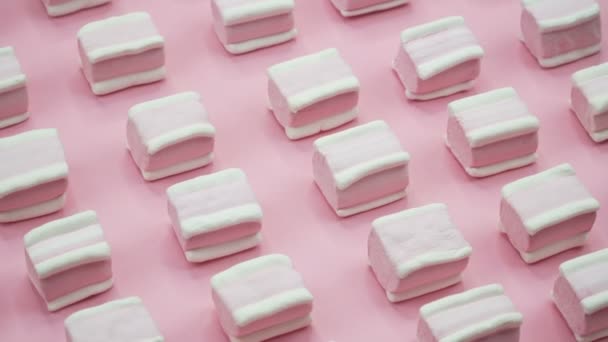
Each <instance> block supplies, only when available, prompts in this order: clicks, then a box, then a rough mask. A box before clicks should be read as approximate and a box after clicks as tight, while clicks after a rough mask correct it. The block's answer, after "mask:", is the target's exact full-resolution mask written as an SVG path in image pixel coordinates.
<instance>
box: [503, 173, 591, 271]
mask: <svg viewBox="0 0 608 342" xmlns="http://www.w3.org/2000/svg"><path fill="white" fill-rule="evenodd" d="M599 205H600V204H599V202H598V201H597V200H596V199H595V198H594V197H593V196H592V195H591V194H590V193H589V191H588V190H587V188H586V187H585V186H584V185H583V183H581V181H580V180H579V179H578V178H577V177H576V173H575V171H574V169H573V168H572V166H570V165H569V164H562V165H559V166H556V167H554V168H551V169H548V170H546V171H543V172H540V173H538V174H536V175H533V176H528V177H524V178H522V179H520V180H517V181H515V182H512V183H509V184H507V185H505V186H504V187H503V188H502V200H501V203H500V225H501V229H502V230H503V232H504V233H505V234H507V236H508V238H509V240H510V241H511V244H512V245H513V247H515V249H516V250H517V251H518V252H519V254H520V255H521V257H522V259H524V261H525V262H527V263H534V262H537V261H540V260H543V259H545V258H548V257H550V256H553V255H555V254H558V253H561V252H563V251H565V250H568V249H571V248H574V247H578V246H582V245H583V244H584V243H585V241H586V239H587V233H588V232H589V231H590V230H591V227H593V223H594V222H595V217H596V212H597V210H598V209H599Z"/></svg>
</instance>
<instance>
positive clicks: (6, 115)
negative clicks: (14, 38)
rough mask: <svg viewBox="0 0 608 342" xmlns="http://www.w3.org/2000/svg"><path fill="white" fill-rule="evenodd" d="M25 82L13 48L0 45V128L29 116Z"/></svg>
mask: <svg viewBox="0 0 608 342" xmlns="http://www.w3.org/2000/svg"><path fill="white" fill-rule="evenodd" d="M26 83H27V78H26V76H25V74H24V73H23V71H22V70H21V65H20V64H19V61H18V60H17V56H15V50H14V49H13V48H12V47H10V46H7V47H0V128H4V127H8V126H12V125H16V124H18V123H20V122H23V121H25V120H26V119H27V118H28V117H29V116H30V113H29V112H28V107H29V101H28V95H27V84H26Z"/></svg>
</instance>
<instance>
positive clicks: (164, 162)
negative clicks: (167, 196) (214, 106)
mask: <svg viewBox="0 0 608 342" xmlns="http://www.w3.org/2000/svg"><path fill="white" fill-rule="evenodd" d="M127 144H128V148H129V150H130V151H131V156H132V157H133V160H134V161H135V164H136V165H137V167H138V168H139V170H140V172H141V174H142V176H143V178H144V179H145V180H147V181H152V180H157V179H161V178H165V177H169V176H172V175H176V174H179V173H182V172H186V171H190V170H194V169H196V168H200V167H203V166H205V165H208V164H209V163H211V162H212V160H213V147H214V144H215V128H214V127H213V125H212V124H211V123H210V122H209V119H208V114H207V111H206V110H205V108H204V107H203V104H202V103H201V100H200V95H199V94H198V93H195V92H184V93H179V94H175V95H171V96H167V97H163V98H160V99H156V100H152V101H148V102H143V103H140V104H138V105H135V106H133V107H131V109H130V110H129V119H128V121H127Z"/></svg>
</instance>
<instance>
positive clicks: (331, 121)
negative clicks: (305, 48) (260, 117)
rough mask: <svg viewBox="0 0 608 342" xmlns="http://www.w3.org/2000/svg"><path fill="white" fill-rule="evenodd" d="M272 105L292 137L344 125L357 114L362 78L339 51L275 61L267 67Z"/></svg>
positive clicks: (325, 51)
mask: <svg viewBox="0 0 608 342" xmlns="http://www.w3.org/2000/svg"><path fill="white" fill-rule="evenodd" d="M268 78H269V79H268V97H269V100H270V107H271V109H272V111H273V112H274V115H275V117H276V118H277V120H278V122H279V123H280V124H281V126H283V127H284V129H285V133H286V134H287V136H288V137H289V138H290V139H300V138H304V137H307V136H311V135H314V134H317V133H319V132H321V131H326V130H330V129H333V128H335V127H338V126H341V125H343V124H345V123H347V122H349V121H351V120H353V119H354V118H355V117H356V116H357V103H358V100H359V80H358V79H357V77H355V75H354V74H353V72H352V70H351V68H350V66H349V65H348V64H346V62H345V61H344V60H343V59H342V57H341V56H340V54H339V52H338V50H336V49H327V50H323V51H321V52H318V53H315V54H311V55H307V56H303V57H299V58H295V59H293V60H290V61H287V62H283V63H280V64H276V65H274V66H272V67H270V68H269V69H268Z"/></svg>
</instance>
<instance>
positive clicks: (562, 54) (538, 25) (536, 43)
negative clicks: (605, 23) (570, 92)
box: [521, 0, 602, 68]
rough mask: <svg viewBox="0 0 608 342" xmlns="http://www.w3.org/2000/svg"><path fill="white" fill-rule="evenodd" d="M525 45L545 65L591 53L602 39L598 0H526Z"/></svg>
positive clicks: (573, 59) (524, 3) (596, 50)
mask: <svg viewBox="0 0 608 342" xmlns="http://www.w3.org/2000/svg"><path fill="white" fill-rule="evenodd" d="M522 5H523V11H522V15H521V31H522V37H523V42H524V44H525V45H526V46H527V47H528V50H529V51H530V53H531V54H532V55H533V56H534V58H536V59H537V60H538V63H539V64H540V65H541V66H542V67H543V68H552V67H556V66H559V65H562V64H566V63H570V62H573V61H576V60H579V59H581V58H584V57H587V56H591V55H593V54H595V53H597V52H599V51H600V48H601V41H602V31H601V20H600V6H599V5H598V4H597V2H596V1H595V0H522Z"/></svg>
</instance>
